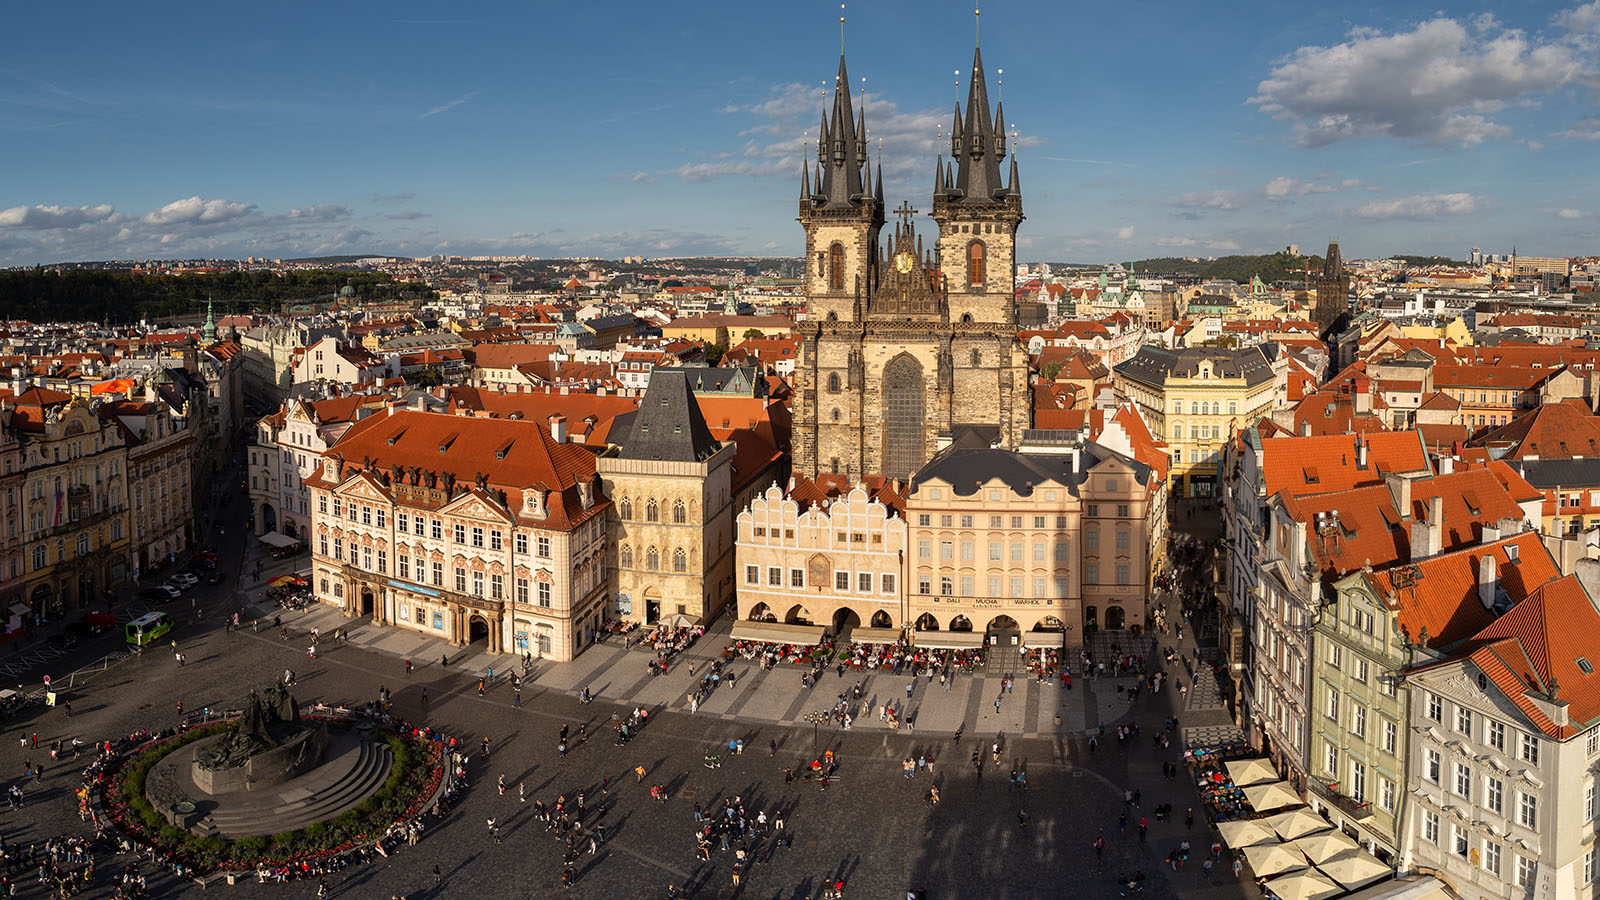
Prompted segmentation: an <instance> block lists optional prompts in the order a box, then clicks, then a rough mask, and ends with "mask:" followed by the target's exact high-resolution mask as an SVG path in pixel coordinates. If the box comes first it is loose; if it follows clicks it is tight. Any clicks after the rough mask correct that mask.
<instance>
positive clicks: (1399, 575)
mask: <svg viewBox="0 0 1600 900" xmlns="http://www.w3.org/2000/svg"><path fill="white" fill-rule="evenodd" d="M1509 547H1515V548H1516V551H1515V552H1516V555H1517V559H1516V561H1512V559H1511V557H1510V555H1509V552H1508V550H1507V548H1509ZM1485 556H1491V557H1493V558H1494V561H1495V570H1496V573H1497V577H1498V578H1499V583H1500V587H1502V588H1504V589H1505V591H1506V594H1507V595H1508V596H1509V597H1510V598H1511V600H1512V602H1516V601H1518V600H1521V599H1522V598H1524V597H1527V596H1528V595H1529V594H1531V593H1532V592H1533V591H1534V590H1535V589H1537V588H1538V587H1539V586H1540V585H1542V584H1544V583H1545V582H1547V581H1552V580H1554V579H1555V578H1557V577H1558V576H1559V575H1560V574H1561V573H1560V572H1559V571H1558V570H1557V569H1556V564H1555V560H1553V559H1551V558H1550V553H1549V552H1548V551H1546V550H1545V548H1544V544H1543V543H1542V542H1541V541H1540V540H1539V535H1538V534H1537V533H1536V532H1531V531H1527V532H1523V533H1522V534H1518V535H1515V536H1513V537H1509V538H1504V539H1502V540H1499V541H1495V542H1494V543H1490V544H1483V545H1481V546H1477V547H1471V548H1468V549H1465V550H1458V551H1456V552H1455V553H1444V554H1440V555H1438V556H1434V557H1430V558H1428V559H1425V560H1422V561H1421V562H1417V563H1411V564H1408V565H1404V566H1395V567H1393V568H1390V569H1385V570H1382V571H1378V572H1370V573H1366V574H1365V575H1364V576H1363V578H1364V579H1365V581H1366V582H1367V585H1368V587H1369V588H1371V590H1372V591H1373V593H1374V594H1376V595H1377V596H1378V597H1380V598H1383V599H1384V601H1385V602H1386V603H1387V604H1388V606H1389V608H1390V609H1392V610H1396V611H1397V612H1398V613H1399V622H1400V629H1401V631H1402V632H1404V633H1405V634H1406V636H1407V637H1409V638H1410V639H1411V640H1413V641H1418V642H1419V643H1421V642H1422V640H1421V638H1422V635H1423V633H1424V632H1426V633H1427V640H1426V642H1425V643H1426V645H1427V646H1428V647H1429V648H1431V649H1444V648H1449V647H1451V646H1452V645H1454V644H1457V643H1459V642H1461V641H1463V640H1465V639H1467V638H1469V637H1471V636H1472V635H1474V634H1477V633H1478V632H1479V631H1481V630H1482V629H1483V628H1485V627H1487V626H1488V625H1489V623H1491V622H1493V621H1494V614H1493V613H1491V612H1490V611H1489V610H1486V609H1484V608H1483V604H1482V603H1481V602H1479V600H1478V574H1479V567H1480V560H1482V559H1483V558H1484V557H1485Z"/></svg>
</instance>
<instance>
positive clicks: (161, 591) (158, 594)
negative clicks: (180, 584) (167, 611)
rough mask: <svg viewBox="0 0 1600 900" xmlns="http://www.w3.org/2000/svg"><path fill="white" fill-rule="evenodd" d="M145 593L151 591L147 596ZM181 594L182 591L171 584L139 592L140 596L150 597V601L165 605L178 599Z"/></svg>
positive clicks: (159, 585)
mask: <svg viewBox="0 0 1600 900" xmlns="http://www.w3.org/2000/svg"><path fill="white" fill-rule="evenodd" d="M145 591H149V594H148V595H147V594H146V593H145ZM181 593H182V592H181V591H179V590H178V589H177V588H175V587H173V586H172V585H170V584H158V585H156V586H154V587H147V588H145V589H144V590H143V591H140V592H139V595H140V596H145V597H148V599H151V600H155V601H157V602H160V603H165V602H167V601H168V600H176V599H178V597H179V596H180V594H181Z"/></svg>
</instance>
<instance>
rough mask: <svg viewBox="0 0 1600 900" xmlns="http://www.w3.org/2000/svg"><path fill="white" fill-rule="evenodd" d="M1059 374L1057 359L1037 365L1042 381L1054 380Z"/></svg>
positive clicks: (1059, 366)
mask: <svg viewBox="0 0 1600 900" xmlns="http://www.w3.org/2000/svg"><path fill="white" fill-rule="evenodd" d="M1060 374H1061V363H1060V362H1059V361H1057V362H1047V363H1045V364H1044V365H1042V366H1040V367H1039V377H1040V378H1041V379H1043V380H1044V381H1055V380H1056V376H1057V375H1060Z"/></svg>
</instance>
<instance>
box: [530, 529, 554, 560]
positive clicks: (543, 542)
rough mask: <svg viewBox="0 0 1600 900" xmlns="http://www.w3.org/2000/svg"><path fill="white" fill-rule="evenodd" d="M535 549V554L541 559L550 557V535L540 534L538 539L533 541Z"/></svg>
mask: <svg viewBox="0 0 1600 900" xmlns="http://www.w3.org/2000/svg"><path fill="white" fill-rule="evenodd" d="M533 549H534V555H536V556H538V557H539V558H540V559H549V558H550V538H549V536H547V535H542V534H541V535H539V537H538V539H537V540H535V541H534V542H533Z"/></svg>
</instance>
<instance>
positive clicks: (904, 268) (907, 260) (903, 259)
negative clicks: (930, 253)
mask: <svg viewBox="0 0 1600 900" xmlns="http://www.w3.org/2000/svg"><path fill="white" fill-rule="evenodd" d="M911 262H912V259H911V253H910V252H909V251H906V250H901V251H900V252H899V253H896V254H895V255H894V267H895V268H896V269H898V270H899V272H900V274H901V275H904V274H906V273H907V272H909V271H911Z"/></svg>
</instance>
